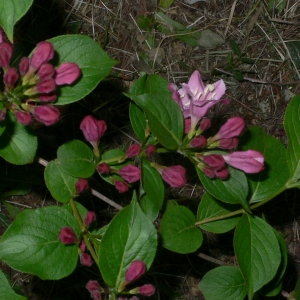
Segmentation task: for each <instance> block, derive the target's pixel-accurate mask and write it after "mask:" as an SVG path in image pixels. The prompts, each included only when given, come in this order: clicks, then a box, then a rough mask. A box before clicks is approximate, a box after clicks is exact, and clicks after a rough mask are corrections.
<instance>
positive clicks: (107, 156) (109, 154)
mask: <svg viewBox="0 0 300 300" xmlns="http://www.w3.org/2000/svg"><path fill="white" fill-rule="evenodd" d="M124 156H125V152H124V151H123V150H121V149H111V150H108V151H106V152H104V153H103V154H102V156H101V161H102V162H103V161H105V162H106V163H107V164H111V165H114V164H116V163H118V161H119V160H120V158H122V157H124Z"/></svg>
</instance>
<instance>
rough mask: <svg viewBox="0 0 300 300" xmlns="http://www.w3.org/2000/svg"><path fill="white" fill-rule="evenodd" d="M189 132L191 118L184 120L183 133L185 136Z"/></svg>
mask: <svg viewBox="0 0 300 300" xmlns="http://www.w3.org/2000/svg"><path fill="white" fill-rule="evenodd" d="M190 130H191V118H187V119H184V133H185V134H187V133H189V131H190Z"/></svg>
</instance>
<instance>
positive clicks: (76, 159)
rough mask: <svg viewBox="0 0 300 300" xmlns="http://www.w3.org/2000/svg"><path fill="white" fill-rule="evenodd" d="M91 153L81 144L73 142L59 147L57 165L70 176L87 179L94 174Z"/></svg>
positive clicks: (76, 141)
mask: <svg viewBox="0 0 300 300" xmlns="http://www.w3.org/2000/svg"><path fill="white" fill-rule="evenodd" d="M93 159H94V155H93V151H92V150H91V149H90V148H89V147H88V146H87V145H86V144H85V143H83V142H81V141H78V140H73V141H70V142H67V143H65V144H64V145H62V146H60V147H59V148H58V151H57V163H58V164H59V165H60V168H61V169H62V170H63V171H64V172H66V173H68V174H69V175H71V176H74V177H79V178H88V177H90V176H92V175H93V173H94V172H95V165H94V163H93Z"/></svg>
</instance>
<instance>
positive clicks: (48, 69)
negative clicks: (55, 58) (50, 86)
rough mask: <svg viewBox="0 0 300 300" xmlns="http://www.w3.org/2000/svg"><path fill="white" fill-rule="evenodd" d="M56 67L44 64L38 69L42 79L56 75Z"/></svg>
mask: <svg viewBox="0 0 300 300" xmlns="http://www.w3.org/2000/svg"><path fill="white" fill-rule="evenodd" d="M54 72H55V69H54V67H53V65H51V64H43V65H41V67H40V68H39V70H38V73H37V74H38V76H39V78H41V79H45V78H52V76H53V75H54Z"/></svg>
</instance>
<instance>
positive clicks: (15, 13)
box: [0, 0, 33, 43]
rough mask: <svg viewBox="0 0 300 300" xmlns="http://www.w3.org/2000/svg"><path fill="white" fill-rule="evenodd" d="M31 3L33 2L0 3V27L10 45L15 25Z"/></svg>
mask: <svg viewBox="0 0 300 300" xmlns="http://www.w3.org/2000/svg"><path fill="white" fill-rule="evenodd" d="M32 2H33V0H9V1H6V0H1V1H0V26H1V27H2V28H3V30H4V31H5V33H6V35H7V37H8V39H9V40H10V42H11V43H13V33H14V26H15V24H16V23H17V21H19V20H20V19H21V17H23V16H24V15H25V13H26V12H27V10H28V9H29V8H30V6H31V5H32Z"/></svg>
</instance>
